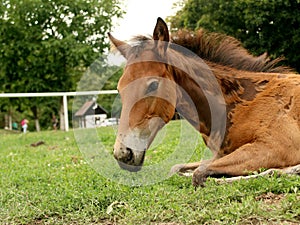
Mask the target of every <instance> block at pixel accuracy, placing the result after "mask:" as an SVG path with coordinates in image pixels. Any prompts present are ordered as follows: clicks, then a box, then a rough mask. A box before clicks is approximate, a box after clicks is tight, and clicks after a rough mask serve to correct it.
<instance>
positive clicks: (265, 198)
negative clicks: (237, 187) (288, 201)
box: [255, 192, 285, 205]
mask: <svg viewBox="0 0 300 225" xmlns="http://www.w3.org/2000/svg"><path fill="white" fill-rule="evenodd" d="M284 198H285V195H284V194H274V193H272V192H268V193H266V194H262V195H259V196H257V197H256V198H255V200H256V201H262V202H264V203H265V204H268V205H274V204H279V203H280V202H281V200H282V199H284Z"/></svg>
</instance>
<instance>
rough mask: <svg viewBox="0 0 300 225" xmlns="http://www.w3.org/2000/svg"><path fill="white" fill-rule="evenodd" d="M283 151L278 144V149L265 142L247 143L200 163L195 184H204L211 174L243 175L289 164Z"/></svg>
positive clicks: (194, 174)
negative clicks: (202, 163) (206, 162)
mask: <svg viewBox="0 0 300 225" xmlns="http://www.w3.org/2000/svg"><path fill="white" fill-rule="evenodd" d="M283 151H284V149H283V148H280V146H277V148H276V149H270V148H268V147H267V146H266V145H265V144H264V143H259V142H254V143H251V144H246V145H244V146H242V147H240V148H238V149H237V150H235V151H234V152H232V153H230V154H228V155H226V156H224V157H222V158H218V159H216V160H214V161H212V162H211V163H210V164H208V165H207V164H206V165H205V164H204V165H200V166H199V167H198V168H197V169H196V170H195V172H194V173H193V185H194V186H204V182H205V181H206V178H207V177H209V176H211V177H220V176H242V175H248V174H249V172H254V171H258V170H259V169H261V168H266V169H268V168H283V167H286V166H289V165H288V162H289V160H288V159H287V158H286V154H284V153H283ZM285 151H286V150H285Z"/></svg>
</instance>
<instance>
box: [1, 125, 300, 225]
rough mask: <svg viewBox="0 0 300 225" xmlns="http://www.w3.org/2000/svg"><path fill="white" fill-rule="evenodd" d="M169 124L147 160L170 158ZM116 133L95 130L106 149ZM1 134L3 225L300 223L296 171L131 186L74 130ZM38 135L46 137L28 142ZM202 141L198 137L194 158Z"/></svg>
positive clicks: (172, 129) (174, 179) (175, 142)
mask: <svg viewBox="0 0 300 225" xmlns="http://www.w3.org/2000/svg"><path fill="white" fill-rule="evenodd" d="M168 129H170V132H167V134H166V136H168V138H167V139H168V140H167V141H164V143H163V144H162V145H161V146H157V147H154V148H153V149H151V150H150V151H149V152H148V153H147V158H146V163H147V164H146V166H147V165H148V166H151V165H155V164H156V163H159V162H160V161H163V160H164V159H166V158H168V157H170V156H171V155H172V152H173V149H174V148H175V146H176V145H178V130H179V125H178V123H172V124H171V126H170V127H169V128H168ZM114 132H115V131H114V130H113V129H112V128H101V129H100V128H99V129H98V130H97V134H98V136H99V139H100V140H101V142H102V143H103V144H105V146H106V147H107V149H111V148H112V145H113V143H114ZM173 133H174V136H172V134H173ZM0 135H1V142H0V224H1V225H2V224H32V225H33V224H64V225H65V224H76V225H77V224H299V223H300V191H299V189H300V177H299V176H291V177H286V176H283V177H270V178H259V179H253V180H248V181H238V182H235V183H233V184H228V185H227V184H225V185H219V184H216V183H215V182H214V180H213V179H209V180H208V182H207V184H206V187H205V188H199V189H197V190H196V191H195V190H194V188H193V186H192V185H191V178H186V177H180V176H178V175H174V176H172V177H170V178H169V179H166V180H163V181H160V182H159V183H156V184H153V185H147V186H135V187H132V186H126V185H122V184H119V183H118V182H116V181H117V180H113V179H107V178H106V177H105V176H103V175H102V174H101V171H100V173H98V172H96V171H95V170H94V169H93V168H92V167H91V166H90V165H89V164H88V163H87V162H86V161H88V160H85V158H84V157H83V155H82V153H81V152H80V151H79V148H78V143H77V142H76V140H75V138H74V133H73V132H72V131H71V132H67V133H66V132H59V131H58V132H53V131H48V132H40V133H34V132H32V133H28V134H26V135H23V134H14V133H7V132H5V131H0ZM170 135H171V136H170ZM169 136H170V137H169ZM40 140H43V141H45V143H46V144H45V145H41V146H38V147H31V146H30V144H31V143H35V142H37V141H40ZM203 148H204V146H203V144H202V143H198V144H197V149H196V151H195V153H194V155H192V159H194V160H195V159H196V158H197V157H199V155H201V151H202V150H203ZM179 156H180V155H179Z"/></svg>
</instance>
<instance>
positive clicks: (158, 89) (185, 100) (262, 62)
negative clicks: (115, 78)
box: [109, 18, 300, 186]
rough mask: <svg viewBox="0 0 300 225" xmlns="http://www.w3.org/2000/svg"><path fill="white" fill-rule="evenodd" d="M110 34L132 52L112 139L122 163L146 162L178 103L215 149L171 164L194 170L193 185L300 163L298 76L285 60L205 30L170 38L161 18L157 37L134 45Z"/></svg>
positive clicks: (119, 45) (121, 83) (138, 166)
mask: <svg viewBox="0 0 300 225" xmlns="http://www.w3.org/2000/svg"><path fill="white" fill-rule="evenodd" d="M109 38H110V40H111V42H112V43H113V44H114V46H115V47H116V48H117V49H118V50H119V51H120V52H121V54H122V55H123V56H124V57H125V58H126V59H127V64H126V67H125V69H124V73H123V75H122V77H121V78H120V80H119V83H118V90H119V93H120V96H121V100H122V104H123V108H122V112H121V119H120V125H119V129H118V134H117V139H116V142H115V145H114V157H115V158H116V159H117V160H118V163H119V165H120V166H121V168H123V169H126V170H129V171H138V170H140V169H141V167H142V165H143V161H144V157H145V151H146V150H147V148H148V147H149V146H150V144H151V142H152V141H153V139H154V137H155V135H156V134H157V132H158V131H159V130H160V129H161V128H162V127H163V126H164V125H165V124H166V123H168V122H169V121H170V120H171V119H172V117H173V115H174V113H175V109H176V110H177V111H178V112H179V113H180V114H181V115H182V116H183V117H184V118H185V119H186V120H187V121H189V122H190V123H191V124H192V126H193V127H195V129H197V130H198V131H199V132H200V133H201V135H202V137H203V140H204V142H205V143H206V145H207V146H208V147H209V149H210V150H211V151H212V152H213V155H214V157H213V159H211V160H205V161H201V162H199V163H190V164H182V165H175V166H174V167H173V168H172V172H184V171H187V170H194V173H193V184H194V185H195V186H203V185H204V182H205V180H206V178H207V177H222V176H226V177H235V176H244V175H248V174H249V172H255V171H260V169H262V168H264V169H270V168H287V167H291V166H295V165H297V164H300V76H298V75H296V74H294V73H293V72H292V70H291V69H289V68H287V67H283V66H277V64H278V62H280V61H281V59H275V60H270V59H269V58H268V57H267V56H266V55H262V56H259V57H254V56H252V55H250V54H249V53H248V52H247V50H245V49H244V48H243V47H241V44H240V43H239V42H238V41H237V40H236V39H234V38H232V37H228V36H225V35H221V34H215V33H207V32H205V31H203V30H200V31H198V32H194V33H192V32H187V31H179V32H177V33H175V34H174V35H173V37H172V38H170V36H169V31H168V28H167V25H166V23H165V22H164V21H163V20H162V19H160V18H158V20H157V24H156V26H155V28H154V32H153V38H148V37H144V36H137V37H136V38H135V39H134V40H133V42H132V43H133V44H131V45H130V44H128V43H125V42H123V41H120V40H118V39H116V38H114V37H113V36H112V35H111V34H109ZM181 46H182V47H181ZM187 49H188V50H187ZM199 57H201V59H200V58H199ZM298 172H299V171H298Z"/></svg>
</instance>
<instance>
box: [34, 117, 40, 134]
mask: <svg viewBox="0 0 300 225" xmlns="http://www.w3.org/2000/svg"><path fill="white" fill-rule="evenodd" d="M34 123H35V129H36V131H37V132H40V131H41V127H40V121H39V119H38V118H36V119H34Z"/></svg>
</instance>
